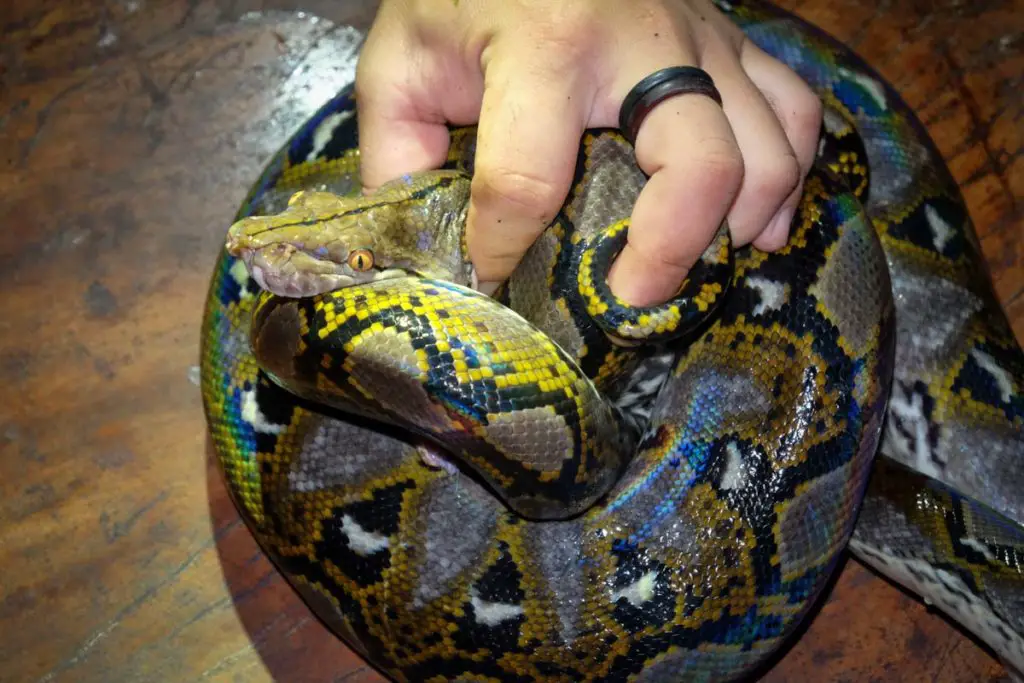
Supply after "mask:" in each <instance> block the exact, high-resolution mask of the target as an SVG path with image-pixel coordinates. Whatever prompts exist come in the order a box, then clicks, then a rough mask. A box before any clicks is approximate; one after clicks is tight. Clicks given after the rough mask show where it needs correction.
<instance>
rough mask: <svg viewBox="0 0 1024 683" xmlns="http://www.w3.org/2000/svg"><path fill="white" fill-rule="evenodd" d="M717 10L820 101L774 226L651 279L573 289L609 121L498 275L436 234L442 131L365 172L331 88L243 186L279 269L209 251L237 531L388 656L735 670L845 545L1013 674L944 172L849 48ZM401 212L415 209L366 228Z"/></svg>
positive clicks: (992, 475) (354, 642)
mask: <svg viewBox="0 0 1024 683" xmlns="http://www.w3.org/2000/svg"><path fill="white" fill-rule="evenodd" d="M720 7H721V8H722V9H723V10H724V11H726V12H727V13H728V14H729V15H730V16H731V17H732V18H733V19H734V20H735V21H736V22H737V23H738V24H739V25H740V26H741V28H742V29H743V30H744V31H745V33H746V34H747V36H748V37H749V38H750V39H751V40H753V41H754V42H756V43H757V44H758V45H759V46H760V47H762V48H763V49H765V50H766V51H767V52H769V53H770V54H772V55H774V56H776V57H777V58H779V59H780V60H782V61H784V62H785V63H787V64H788V65H789V66H790V67H791V68H793V69H794V70H795V71H797V72H798V73H799V74H800V75H801V76H802V77H803V78H804V79H805V80H806V81H807V82H808V83H809V84H810V85H811V86H812V87H813V88H815V90H816V91H817V92H818V94H819V96H820V97H821V98H822V101H823V102H824V104H825V111H826V113H825V122H824V127H823V132H822V139H821V146H820V149H819V159H818V162H817V165H816V168H815V170H814V171H813V172H812V174H811V176H810V177H809V179H808V182H807V184H806V185H807V187H806V190H805V197H804V200H803V202H802V204H801V209H800V212H799V213H798V215H797V218H796V220H795V221H794V224H793V229H792V235H791V239H790V242H789V244H788V245H787V247H786V248H784V249H783V250H781V251H779V252H777V253H775V254H764V253H760V252H758V251H756V250H754V249H751V248H743V249H736V250H732V248H731V246H730V245H728V243H727V242H728V239H727V235H726V234H724V233H720V235H719V236H718V238H717V239H716V242H715V244H713V245H712V247H710V248H709V250H708V252H706V254H705V258H704V259H702V265H701V266H700V267H699V268H697V269H696V270H697V271H699V272H697V273H696V274H693V273H692V274H691V278H690V280H689V281H688V282H689V284H688V286H684V288H683V289H682V290H681V292H680V294H679V295H678V297H677V298H676V299H674V300H673V302H672V303H671V305H667V306H664V307H660V308H657V307H656V308H655V309H651V310H645V311H640V312H637V311H630V310H628V309H623V308H622V307H621V306H618V305H616V302H614V301H610V300H609V296H610V295H609V293H608V292H607V291H606V288H605V289H602V285H603V278H602V277H601V273H602V272H604V271H603V270H602V269H603V268H606V267H607V262H608V261H609V260H610V258H611V256H613V255H614V249H615V244H614V242H615V240H617V239H621V236H622V229H623V219H625V218H627V217H628V215H629V212H630V210H631V207H632V201H633V200H635V197H636V194H637V193H638V192H639V189H640V188H641V187H642V184H643V182H644V178H643V175H642V173H640V172H639V171H638V170H637V168H636V166H635V163H634V161H633V159H632V153H631V148H630V147H629V146H628V145H627V144H626V143H625V141H624V140H623V139H622V138H621V136H619V135H618V134H617V133H615V132H614V131H588V133H587V134H586V136H585V138H584V140H583V143H582V144H581V147H580V157H579V163H578V166H577V174H576V179H575V182H574V186H573V189H572V192H571V194H570V196H569V198H568V199H567V201H566V204H565V206H564V207H563V210H562V212H561V213H560V215H559V217H558V218H557V219H556V220H555V221H554V222H553V223H552V225H551V226H550V227H549V228H548V230H547V231H546V232H545V233H544V234H543V235H542V236H541V238H540V239H538V241H537V243H536V244H535V245H534V246H533V248H532V249H531V250H530V252H529V254H528V255H527V257H526V258H525V259H524V261H523V263H522V265H521V266H520V267H519V269H518V270H517V271H516V273H515V274H514V275H513V277H512V278H511V279H510V280H509V282H508V283H506V285H505V286H503V287H502V289H501V290H499V292H497V293H496V294H495V299H490V298H488V297H484V296H482V295H479V294H477V293H475V292H473V291H472V290H471V289H470V288H468V285H469V284H470V271H469V270H468V269H467V268H466V265H465V263H464V262H463V261H462V260H460V259H461V253H462V251H463V249H464V245H462V244H461V243H460V240H459V238H458V235H460V234H461V233H460V232H459V230H458V227H459V224H460V221H462V220H464V210H463V208H460V207H464V199H465V194H466V186H465V183H464V179H465V178H466V177H468V175H469V174H471V172H472V152H473V139H474V138H473V132H472V130H468V129H460V130H457V131H453V133H454V135H453V138H452V145H451V152H450V159H449V164H448V165H447V167H446V168H445V169H442V170H441V171H438V172H437V173H435V174H425V175H423V176H422V177H417V178H408V179H403V180H400V181H398V182H397V183H396V184H395V185H394V186H393V187H392V188H391V189H390V190H388V191H385V194H384V196H385V197H388V196H390V197H392V198H393V199H394V202H393V205H391V206H385V205H383V204H374V203H373V202H369V203H368V202H367V199H366V198H362V197H359V196H358V195H359V178H358V155H357V148H358V139H357V137H356V125H355V103H354V100H353V95H352V92H351V89H350V88H346V89H345V90H343V91H342V92H341V93H339V94H338V95H337V96H336V97H335V98H333V99H332V100H331V101H330V102H328V103H327V104H326V105H324V107H322V108H321V110H320V111H319V112H318V113H317V114H316V115H315V116H314V117H313V118H312V119H310V120H309V121H308V122H307V123H306V124H305V125H304V126H303V127H302V129H301V130H300V131H299V132H298V133H297V134H296V135H295V136H294V137H293V138H292V140H291V141H290V142H289V143H288V145H286V147H285V148H284V149H283V150H281V152H280V153H279V154H278V155H276V156H275V158H274V159H273V160H272V162H271V163H270V165H269V166H268V167H267V169H266V171H265V172H264V174H263V175H262V177H261V178H260V179H259V181H258V182H257V183H256V185H255V186H254V188H253V189H252V191H251V193H250V195H249V197H248V198H247V199H246V201H245V203H244V205H243V206H242V208H241V210H240V212H239V215H238V219H240V220H242V219H245V218H247V217H252V221H253V222H254V224H257V225H258V224H260V221H263V222H264V223H263V224H264V225H267V226H272V225H279V224H280V221H281V220H282V218H281V217H285V220H288V217H292V218H294V217H295V216H300V215H301V216H305V217H306V218H308V219H309V220H305V223H306V225H305V227H303V228H302V229H303V230H305V232H301V231H300V232H299V233H296V234H289V235H288V236H287V237H286V240H285V242H284V244H285V245H286V247H287V249H289V250H290V251H288V254H287V256H288V258H287V259H286V260H285V263H287V264H288V267H287V268H277V269H276V270H275V269H272V268H269V267H268V268H267V269H266V270H263V269H261V267H260V266H259V265H258V263H260V262H259V260H258V259H257V260H256V261H254V260H253V258H252V257H251V253H250V255H249V258H248V260H246V259H241V258H238V257H236V256H233V255H232V254H231V253H229V252H228V251H227V250H225V252H224V253H223V254H222V255H221V257H220V259H219V261H218V264H217V266H216V270H215V272H214V275H213V280H212V283H211V288H210V292H209V296H208V299H207V307H206V314H205V319H204V323H203V339H202V345H203V351H202V353H203V355H202V389H203V397H204V403H205V407H206V412H207V417H208V421H209V425H210V431H211V435H212V438H213V443H214V447H215V452H216V456H217V459H218V462H219V464H220V467H221V469H222V471H223V473H224V477H225V480H226V482H227V484H228V488H229V490H230V492H231V495H232V498H233V499H234V501H235V502H236V505H237V506H238V508H239V510H240V512H241V514H242V516H243V518H244V519H245V520H246V522H247V524H248V525H249V527H250V528H251V530H252V531H253V533H254V535H255V536H256V538H257V540H258V541H259V543H260V545H261V547H262V548H263V549H264V550H265V551H266V552H267V553H268V555H269V556H270V557H271V558H272V559H273V560H274V562H275V563H276V565H277V566H278V567H279V569H280V570H281V572H282V573H283V574H284V575H285V576H286V577H287V578H288V580H289V581H290V582H291V584H292V585H293V586H294V587H295V589H296V590H297V591H298V592H299V593H300V594H301V595H302V596H303V598H304V599H305V600H306V601H307V602H308V603H309V604H310V606H311V607H312V608H313V609H314V610H315V611H316V613H317V614H318V615H319V616H320V617H321V618H322V619H323V620H324V621H325V622H326V623H327V624H328V625H329V626H330V627H331V628H332V629H333V630H334V631H335V632H336V633H337V634H338V635H339V636H340V637H342V638H343V639H344V640H345V641H346V642H347V643H348V644H349V645H351V646H352V647H353V648H354V649H356V650H357V651H358V652H359V653H360V654H362V655H363V656H364V657H365V658H367V659H368V660H369V661H371V662H372V663H373V664H374V665H376V666H377V667H378V668H379V669H380V670H381V671H382V672H384V673H385V674H387V675H388V676H389V677H391V678H393V679H394V680H399V681H431V682H434V681H625V680H636V681H666V682H674V681H721V680H734V679H738V678H742V677H743V676H745V675H748V674H749V673H750V672H752V671H754V670H755V669H756V668H757V667H758V666H759V665H760V664H762V663H763V662H764V661H765V660H766V659H767V658H768V657H769V656H771V654H772V653H773V652H775V651H777V650H778V648H779V647H780V646H781V645H782V644H783V642H785V640H786V638H787V636H789V635H790V634H791V633H792V632H793V630H794V629H795V627H796V626H797V625H798V624H799V623H800V620H801V619H802V618H803V617H804V616H805V615H806V613H807V612H808V610H809V609H810V607H811V606H812V605H813V604H814V601H815V599H816V598H817V597H818V595H819V594H820V593H821V591H822V589H823V587H824V586H825V584H826V582H827V580H828V578H829V576H830V574H831V573H832V570H833V568H834V567H835V564H836V562H837V560H838V558H839V557H840V555H841V553H842V552H844V550H845V549H846V548H847V547H849V548H850V549H851V550H852V551H853V552H854V553H855V554H856V555H857V556H858V557H859V558H861V559H862V560H863V561H865V562H866V563H868V564H869V565H871V566H873V567H875V568H876V569H877V570H879V571H880V572H882V573H883V574H885V575H887V576H889V577H890V578H892V579H893V580H895V581H897V582H899V583H900V584H902V585H904V586H905V587H906V588H908V589H909V590H911V591H913V592H915V593H916V594H918V595H920V596H922V597H923V598H924V599H926V600H928V601H929V602H930V603H932V604H934V605H936V606H937V607H939V608H940V609H942V610H943V611H945V612H946V613H948V614H949V615H950V616H951V617H952V618H954V619H956V620H958V621H959V622H960V623H961V624H963V625H964V627H965V628H967V629H968V630H970V631H971V632H972V633H974V634H975V635H976V636H977V637H978V638H979V639H980V640H982V641H983V642H984V643H985V644H986V645H987V646H989V647H990V648H991V649H992V650H993V652H994V653H995V654H996V655H997V656H999V657H1000V658H1001V659H1002V660H1003V661H1004V662H1005V663H1006V664H1007V666H1008V668H1009V669H1010V670H1011V671H1014V670H1017V671H1019V670H1022V669H1024V354H1022V352H1021V349H1020V347H1019V345H1018V344H1017V342H1016V341H1015V340H1014V338H1013V335H1012V333H1011V332H1010V329H1009V325H1008V324H1007V322H1006V319H1005V317H1004V316H1003V314H1002V313H1001V311H1000V309H999V307H998V304H997V303H996V302H995V300H994V297H993V295H992V293H991V288H990V285H989V283H988V281H987V276H986V274H985V272H984V270H983V267H982V265H981V264H982V261H981V259H980V256H979V253H980V252H979V247H978V243H977V238H976V235H975V233H974V230H973V227H972V225H971V222H970V219H969V216H968V215H967V212H966V209H965V207H964V205H963V202H962V200H961V198H960V195H959V192H958V190H957V188H956V186H955V184H954V183H953V181H952V179H951V177H950V176H949V174H948V172H947V170H946V169H945V167H944V165H943V164H942V161H941V159H940V157H939V156H938V154H937V153H936V151H935V150H934V147H933V146H932V144H931V142H930V140H929V139H928V138H927V136H926V135H925V133H924V132H923V129H922V128H921V127H920V125H919V124H918V123H917V121H916V119H914V117H913V115H912V113H911V112H910V111H909V110H908V109H907V108H906V106H905V105H904V104H903V103H902V102H901V101H900V99H899V98H898V97H897V96H896V94H895V93H894V92H893V91H892V90H891V89H890V88H889V87H888V86H887V85H885V84H884V83H883V82H882V81H881V80H880V79H879V77H878V76H877V75H876V74H874V73H873V72H872V71H871V70H870V69H868V68H867V67H866V66H865V65H864V64H863V63H861V62H860V61H859V60H858V59H857V58H856V57H855V56H854V55H852V54H851V53H850V52H849V51H847V50H846V49H845V48H843V47H842V46H841V45H839V44H838V43H836V42H835V41H833V40H832V39H831V38H829V37H828V36H826V35H824V34H822V33H820V32H819V31H817V30H816V29H814V28H813V27H811V26H809V25H807V24H806V23H804V22H802V21H800V20H799V19H797V18H795V17H793V16H791V15H789V14H786V13H784V12H781V11H780V10H777V9H775V8H772V7H771V6H768V5H765V4H761V3H752V2H744V3H730V4H726V3H721V4H720ZM300 192H301V194H299V195H298V196H296V193H300ZM403 212H405V213H403ZM398 214H401V215H402V221H401V224H402V225H407V224H408V225H413V226H414V227H415V229H408V228H402V227H401V225H399V227H398V228H397V231H398V232H397V233H396V234H399V235H402V239H401V240H399V241H398V242H393V243H391V244H390V245H388V246H381V244H380V242H379V236H378V235H376V234H375V233H374V231H373V227H372V226H373V225H382V224H383V222H384V221H387V220H391V218H393V217H394V216H396V215H398ZM357 215H358V216H362V218H359V219H354V218H353V216H357ZM368 216H372V217H373V218H372V220H370V219H369V218H367V217H368ZM438 217H441V220H440V221H439V220H438ZM274 221H278V223H277V224H274V223H273V222H274ZM444 221H450V222H451V223H450V224H445V225H442V226H441V227H440V228H438V229H433V228H431V225H433V224H434V223H438V222H440V223H443V222H444ZM368 226H369V227H368ZM338 227H341V228H342V232H345V231H347V233H346V234H347V235H348V238H347V239H346V240H345V242H344V243H345V247H344V253H342V254H337V253H330V252H331V251H332V249H334V250H337V249H338V248H339V247H338V246H337V244H338V243H336V242H328V241H325V240H323V239H321V238H323V237H324V235H326V234H328V233H331V231H333V230H335V229H336V228H338ZM318 230H319V231H321V232H320V233H318V232H317V231H318ZM353 234H354V235H356V237H357V238H352V235H353ZM296 240H298V241H299V242H301V243H302V244H303V245H306V246H308V247H309V248H308V249H306V250H305V251H303V250H302V249H299V250H298V251H296V250H295V242H296ZM318 240H320V241H318ZM374 240H377V241H376V242H375V241H374ZM403 240H404V241H403ZM307 243H308V244H307ZM595 244H596V245H598V246H597V247H595V246H594V245H595ZM396 245H397V246H396ZM300 246H301V245H300ZM264 248H266V249H270V250H272V249H278V250H279V251H280V249H283V248H284V247H281V244H277V245H276V246H275V245H270V246H265V247H264ZM268 253H271V255H273V253H274V252H268ZM321 257H325V258H326V259H327V262H330V263H333V264H334V265H333V266H330V267H328V266H325V265H324V263H325V261H324V260H321ZM407 257H408V258H407ZM254 263H255V264H257V265H256V267H255V268H254ZM289 268H290V270H289ZM409 269H412V270H415V271H416V272H417V273H418V274H419V275H420V276H419V277H408V274H407V273H406V272H405V271H407V270H409ZM366 273H371V274H372V276H370V275H368V276H366V277H361V274H366ZM314 285H317V286H314ZM288 288H291V289H288ZM267 290H279V291H281V292H283V294H274V293H271V292H269V291H267ZM286 290H287V291H286ZM289 294H290V296H289ZM513 311H514V312H513ZM673 330H676V331H680V333H681V334H682V335H683V336H682V338H679V339H671V338H670V339H666V340H664V341H662V340H661V337H662V336H665V333H666V331H668V332H672V331H673ZM669 336H670V335H669ZM651 339H658V340H659V342H660V343H658V344H650V345H647V344H645V343H644V342H645V340H646V341H650V340H651ZM638 341H639V342H640V344H639V346H635V345H634V342H638ZM602 411H603V412H602ZM397 415H401V416H402V419H397V420H396V416H397ZM407 418H408V421H406V422H403V420H405V419H407ZM396 422H397V424H398V425H401V426H403V427H406V429H402V428H396V426H395V424H393V423H396ZM425 444H426V445H425ZM510 454H517V455H518V456H520V457H519V459H518V460H516V459H514V458H511V457H508V456H509V455H510Z"/></svg>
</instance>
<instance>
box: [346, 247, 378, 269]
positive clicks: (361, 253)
mask: <svg viewBox="0 0 1024 683" xmlns="http://www.w3.org/2000/svg"><path fill="white" fill-rule="evenodd" d="M348 267H349V268H351V269H352V270H355V271H359V272H365V271H367V270H369V269H370V268H373V252H372V251H370V250H369V249H354V250H352V251H351V252H349V255H348Z"/></svg>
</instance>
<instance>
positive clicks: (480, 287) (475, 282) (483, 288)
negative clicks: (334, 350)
mask: <svg viewBox="0 0 1024 683" xmlns="http://www.w3.org/2000/svg"><path fill="white" fill-rule="evenodd" d="M469 284H470V287H472V288H473V289H475V290H476V291H478V292H480V293H481V294H484V295H486V296H490V295H492V294H494V292H495V291H496V290H497V289H498V285H500V284H501V283H500V282H491V281H490V280H484V281H481V280H480V277H479V276H478V275H477V274H476V268H474V269H473V270H472V272H471V273H470V283H469Z"/></svg>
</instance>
